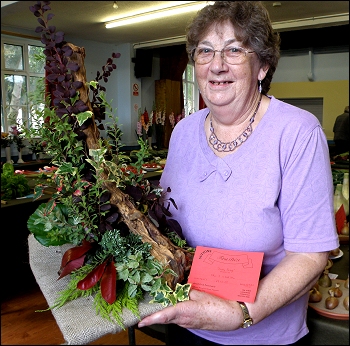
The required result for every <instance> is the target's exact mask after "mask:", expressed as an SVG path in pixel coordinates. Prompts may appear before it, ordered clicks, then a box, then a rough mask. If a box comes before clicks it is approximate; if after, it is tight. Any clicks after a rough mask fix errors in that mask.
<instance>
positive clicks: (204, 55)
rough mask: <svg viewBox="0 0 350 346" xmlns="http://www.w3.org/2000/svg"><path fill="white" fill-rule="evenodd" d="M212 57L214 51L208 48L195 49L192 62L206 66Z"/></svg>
mask: <svg viewBox="0 0 350 346" xmlns="http://www.w3.org/2000/svg"><path fill="white" fill-rule="evenodd" d="M213 57H214V51H213V50H212V49H209V48H196V50H195V53H194V61H195V62H196V63H198V64H207V63H208V62H210V61H211V60H213Z"/></svg>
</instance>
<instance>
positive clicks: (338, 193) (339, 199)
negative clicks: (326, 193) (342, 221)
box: [333, 184, 349, 216]
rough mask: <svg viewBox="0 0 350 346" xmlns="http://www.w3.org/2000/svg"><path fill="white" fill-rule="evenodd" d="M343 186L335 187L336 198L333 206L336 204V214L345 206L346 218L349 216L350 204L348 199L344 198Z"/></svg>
mask: <svg viewBox="0 0 350 346" xmlns="http://www.w3.org/2000/svg"><path fill="white" fill-rule="evenodd" d="M342 189H343V184H337V186H336V187H335V192H334V197H333V204H334V213H335V214H336V212H337V211H338V210H339V208H340V207H341V206H342V205H343V206H344V211H345V214H346V216H348V215H349V202H348V201H347V200H346V198H345V197H344V196H343V193H342Z"/></svg>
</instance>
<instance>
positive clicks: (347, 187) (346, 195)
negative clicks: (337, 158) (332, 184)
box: [342, 173, 349, 203]
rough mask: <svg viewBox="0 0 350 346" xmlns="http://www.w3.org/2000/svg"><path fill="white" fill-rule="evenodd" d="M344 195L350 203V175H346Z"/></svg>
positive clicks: (343, 188)
mask: <svg viewBox="0 0 350 346" xmlns="http://www.w3.org/2000/svg"><path fill="white" fill-rule="evenodd" d="M342 194H343V196H344V198H345V199H346V200H347V201H348V203H349V173H344V178H343V187H342Z"/></svg>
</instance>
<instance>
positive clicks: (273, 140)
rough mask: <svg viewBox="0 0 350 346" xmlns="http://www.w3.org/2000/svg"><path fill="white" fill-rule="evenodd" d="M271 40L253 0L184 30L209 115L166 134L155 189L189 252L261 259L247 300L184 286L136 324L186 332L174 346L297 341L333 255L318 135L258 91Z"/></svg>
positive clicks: (263, 84) (218, 8)
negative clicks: (172, 204)
mask: <svg viewBox="0 0 350 346" xmlns="http://www.w3.org/2000/svg"><path fill="white" fill-rule="evenodd" d="M279 41H280V40H279V36H278V35H277V34H275V33H274V32H273V29H272V26H271V22H270V19H269V15H268V12H267V10H266V9H265V8H264V7H263V5H262V4H261V3H260V2H253V1H232V2H231V1H218V2H216V3H215V4H214V5H208V6H206V7H205V8H204V9H203V10H201V11H200V12H199V13H198V14H197V16H196V17H195V19H194V20H193V22H192V23H191V25H190V26H189V28H188V33H187V50H188V54H189V56H190V58H191V59H192V61H193V63H194V66H195V73H196V78H197V82H198V86H199V89H200V92H201V95H202V97H203V100H204V101H205V104H206V106H207V108H205V109H202V110H200V111H198V112H196V113H194V114H191V115H190V116H188V117H186V118H185V119H184V120H182V121H181V122H179V123H178V124H177V125H176V127H175V128H174V131H173V133H172V137H171V141H170V146H169V153H168V157H167V163H166V166H165V169H164V173H163V174H162V177H161V181H160V183H161V186H163V187H168V186H169V187H170V188H171V193H170V197H172V198H173V199H174V200H175V201H176V204H177V206H178V210H176V209H173V210H171V212H172V213H173V217H174V218H175V219H176V220H177V221H178V222H179V223H180V224H181V226H182V229H183V233H184V236H185V238H186V240H187V242H188V244H189V245H190V246H192V247H196V246H199V245H200V246H209V247H215V248H221V249H232V250H239V251H258V252H263V253H264V258H263V264H262V268H261V276H260V281H259V285H258V290H257V295H256V298H255V301H254V302H253V303H248V302H246V303H245V302H237V301H233V300H225V299H222V298H219V297H217V296H215V295H211V294H208V293H205V292H201V291H198V290H194V289H191V291H190V300H188V301H185V302H181V303H178V304H177V305H176V306H171V307H167V308H165V309H163V310H162V311H160V312H157V313H155V314H153V315H150V316H148V317H146V318H144V319H143V320H142V321H141V322H140V323H139V327H143V326H147V325H151V324H176V325H178V326H180V327H183V328H185V329H183V328H179V331H178V333H177V334H176V335H177V336H178V337H180V336H181V335H182V338H183V340H182V342H181V345H184V344H187V343H188V344H193V345H202V344H203V345H207V344H225V345H235V344H237V345H248V344H249V345H252V344H259V345H262V344H263V345H267V344H272V345H277V344H292V343H296V342H297V341H298V340H299V339H301V338H302V337H303V336H305V335H306V334H307V333H308V328H307V325H306V312H307V304H308V293H309V290H310V289H311V288H312V286H313V285H314V284H315V282H316V281H317V280H318V278H319V276H320V274H321V273H322V271H323V269H324V267H325V265H326V263H327V258H328V254H329V251H330V250H332V249H335V248H337V247H338V246H339V242H338V236H337V233H336V230H335V221H334V213H333V182H332V175H331V168H330V164H329V154H328V146H327V141H326V138H325V136H324V133H323V131H322V127H321V125H320V123H319V122H318V120H317V118H316V117H315V116H314V115H312V114H310V113H309V112H307V111H305V110H302V109H299V108H296V107H294V106H291V105H289V104H286V103H283V102H281V101H279V100H277V99H276V98H274V97H273V96H271V95H268V94H267V93H268V91H269V89H270V83H271V80H272V76H273V74H274V72H275V70H276V66H277V62H278V59H279ZM187 329H188V330H189V331H187ZM184 331H185V332H184ZM185 333H188V335H187V334H185ZM178 344H180V343H178Z"/></svg>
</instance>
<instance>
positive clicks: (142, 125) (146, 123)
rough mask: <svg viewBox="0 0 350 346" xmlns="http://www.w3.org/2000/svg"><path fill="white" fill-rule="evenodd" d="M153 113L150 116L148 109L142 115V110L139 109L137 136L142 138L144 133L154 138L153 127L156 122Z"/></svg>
mask: <svg viewBox="0 0 350 346" xmlns="http://www.w3.org/2000/svg"><path fill="white" fill-rule="evenodd" d="M153 115H154V113H153V111H152V112H151V114H150V115H149V114H148V112H147V109H146V108H145V111H144V112H143V113H142V112H141V108H140V109H139V121H138V122H137V134H138V136H142V132H143V131H144V133H145V134H146V135H147V137H152V125H153V121H154V116H153Z"/></svg>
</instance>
